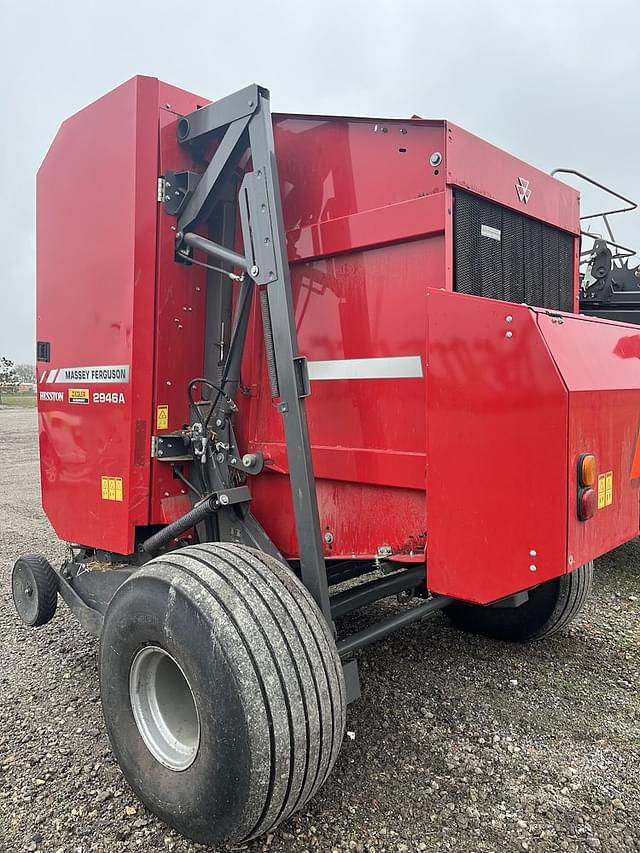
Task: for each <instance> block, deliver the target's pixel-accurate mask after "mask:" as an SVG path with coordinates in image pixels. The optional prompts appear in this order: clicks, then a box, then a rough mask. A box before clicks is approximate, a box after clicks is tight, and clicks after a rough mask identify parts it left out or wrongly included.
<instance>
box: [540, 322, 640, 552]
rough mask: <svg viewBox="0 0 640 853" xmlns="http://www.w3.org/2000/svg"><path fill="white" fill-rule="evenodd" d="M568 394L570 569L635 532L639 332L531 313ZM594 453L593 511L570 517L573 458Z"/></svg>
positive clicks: (639, 469) (639, 467) (639, 479)
mask: <svg viewBox="0 0 640 853" xmlns="http://www.w3.org/2000/svg"><path fill="white" fill-rule="evenodd" d="M538 323H539V325H540V329H541V331H542V334H543V335H544V338H545V340H546V342H547V344H548V345H549V348H550V350H551V352H552V355H553V358H554V359H555V362H556V364H557V366H558V368H559V370H560V372H561V373H562V377H563V379H564V381H565V384H566V386H567V388H568V390H569V453H568V466H569V470H568V478H567V479H568V502H569V513H568V519H569V527H568V563H569V566H570V567H573V568H575V567H577V566H579V565H582V564H583V563H585V562H587V561H588V560H592V559H594V558H595V557H598V556H600V555H601V554H604V553H606V552H607V551H611V550H612V549H613V548H616V547H617V546H618V545H621V544H622V543H623V542H627V541H628V540H629V539H632V538H633V537H634V536H637V535H638V516H639V507H640V503H639V497H640V491H639V489H640V450H638V438H639V432H640V334H638V329H637V327H636V326H630V325H625V324H623V323H614V322H611V321H609V320H598V319H596V318H592V317H589V318H587V317H576V316H572V315H562V316H552V315H549V314H547V313H545V312H538ZM581 453H593V454H594V456H595V457H596V462H597V466H598V474H599V478H598V498H599V500H598V510H597V511H596V514H595V516H594V517H593V518H591V519H589V520H588V521H586V522H581V521H579V520H578V518H577V514H576V509H575V507H576V492H577V482H576V478H577V460H578V457H579V455H580V454H581Z"/></svg>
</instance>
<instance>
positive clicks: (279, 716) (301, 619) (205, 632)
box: [100, 544, 346, 845]
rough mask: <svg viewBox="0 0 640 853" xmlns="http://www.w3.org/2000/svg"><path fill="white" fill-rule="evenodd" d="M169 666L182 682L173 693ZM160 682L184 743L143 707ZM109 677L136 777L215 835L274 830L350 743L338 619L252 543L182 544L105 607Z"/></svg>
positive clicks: (208, 837)
mask: <svg viewBox="0 0 640 853" xmlns="http://www.w3.org/2000/svg"><path fill="white" fill-rule="evenodd" d="M154 656H156V657H157V659H158V661H160V662H159V663H158V664H157V666H156V664H153V666H156V669H155V670H153V673H154V674H153V675H152V676H149V675H148V673H147V670H148V667H147V670H145V669H144V668H143V667H144V666H146V664H145V663H144V661H145V660H146V659H149V660H151V661H152V662H153V659H154ZM140 661H142V663H140ZM171 661H172V662H173V663H171ZM162 668H164V669H162ZM161 671H163V672H164V671H166V672H167V673H168V672H169V671H171V672H172V673H173V675H172V676H171V677H172V678H173V679H177V681H175V680H174V681H173V682H171V681H169V682H168V683H170V684H171V685H175V684H177V683H178V682H179V684H180V689H179V690H178V691H177V692H176V690H175V689H174V692H173V693H172V694H171V696H172V698H171V703H168V702H166V699H164V698H163V697H164V695H165V694H163V692H162V685H163V682H162V679H161V678H160V676H159V675H158V673H160V672H161ZM140 673H142V675H141V674H140ZM162 678H164V676H162ZM167 678H168V676H167ZM150 679H152V680H153V684H154V685H155V686H154V687H153V690H155V693H154V695H153V702H155V703H156V705H155V707H159V708H161V714H164V716H163V717H162V719H163V720H165V721H166V720H170V717H171V714H174V715H175V716H176V717H178V716H179V717H180V719H181V720H182V724H181V725H182V728H179V727H178V728H176V729H175V734H176V736H177V738H178V740H176V743H178V742H180V750H182V751H178V752H175V753H174V752H172V751H171V744H169V746H165V742H164V741H163V740H162V735H157V733H156V729H155V728H154V726H155V718H152V716H149V715H147V716H146V717H145V714H146V710H145V709H146V707H147V705H146V704H145V703H146V698H145V697H146V696H147V693H148V690H149V687H148V685H149V684H150V683H151V681H150ZM185 682H186V688H185ZM100 685H101V695H102V707H103V711H104V716H105V721H106V726H107V730H108V734H109V738H110V741H111V745H112V747H113V751H114V753H115V756H116V758H117V760H118V762H119V764H120V767H121V768H122V770H123V772H124V775H125V777H126V779H127V781H128V782H129V784H130V785H131V787H132V788H133V790H134V791H135V793H136V794H137V796H138V797H139V798H140V799H141V800H142V802H143V803H145V805H146V806H147V807H148V808H149V809H150V810H151V811H153V812H154V813H155V814H157V815H158V816H159V817H160V818H162V820H164V821H165V822H166V823H168V824H170V825H171V826H173V827H174V828H176V829H177V830H179V831H180V832H181V833H183V834H184V835H186V836H188V837H190V838H192V839H193V840H195V841H198V842H200V843H203V844H212V845H215V844H221V843H225V842H226V843H236V844H239V843H242V842H245V841H247V840H249V839H251V838H255V837H257V836H259V835H262V834H264V833H266V832H269V831H271V830H273V829H274V827H275V826H277V825H278V824H279V823H280V822H282V821H283V820H285V819H286V818H288V817H289V816H290V815H291V814H293V813H294V812H295V811H297V810H298V809H300V808H302V807H303V806H304V804H305V803H306V802H307V801H308V800H309V799H310V798H311V797H312V796H313V795H314V794H315V793H316V791H317V790H318V788H319V787H320V786H321V785H322V784H323V782H324V781H325V780H326V778H327V776H328V775H329V773H330V772H331V769H332V767H333V764H334V763H335V760H336V758H337V756H338V753H339V751H340V747H341V744H342V738H343V734H344V726H345V714H346V697H345V686H344V677H343V673H342V666H341V663H340V659H339V657H338V653H337V650H336V645H335V642H334V639H333V635H332V632H331V630H330V629H329V626H328V625H327V623H326V621H325V619H324V617H323V616H322V614H321V612H320V610H319V609H318V607H317V606H316V604H315V602H314V601H313V599H312V598H311V596H310V595H309V593H308V592H307V590H306V589H305V588H304V586H303V585H302V583H301V582H300V581H299V580H298V579H297V578H296V577H295V576H294V574H293V573H292V572H291V570H290V569H289V567H288V566H284V565H282V564H281V563H279V562H278V561H277V560H274V559H273V558H271V557H269V556H267V555H265V554H263V553H261V552H259V551H255V550H253V549H250V548H245V547H243V546H240V545H231V544H202V545H193V546H189V547H186V548H182V549H179V550H176V551H173V552H171V553H168V554H163V555H161V556H159V557H156V558H155V559H153V560H151V561H149V562H148V563H146V564H145V565H144V566H143V567H142V568H141V569H139V570H138V571H137V572H135V573H134V574H133V575H132V576H131V577H130V578H129V579H128V580H127V581H125V582H124V583H123V584H122V586H121V587H120V588H119V589H118V590H117V592H116V593H115V595H114V597H113V598H112V600H111V602H110V603H109V607H108V609H107V612H106V615H105V622H104V628H103V632H102V636H101V642H100ZM187 691H189V692H190V696H191V703H192V705H193V707H194V708H195V713H194V712H193V710H192V706H191V705H190V704H189V699H188V694H187ZM175 696H180V697H181V698H180V703H179V704H177V701H176V699H175ZM184 697H187V698H186V699H185V698H184ZM163 701H164V702H166V704H165V705H164V706H163V705H162V702H163ZM153 702H152V703H150V704H149V707H151V708H153ZM163 707H164V708H165V712H163V711H162V708H163ZM136 720H139V721H141V723H140V726H139V724H138V722H137V721H136ZM148 720H151V722H150V723H149V722H148ZM167 725H169V726H170V723H167ZM150 727H151V728H150ZM158 731H159V729H158ZM195 731H197V737H196V736H195V735H194V732H195ZM149 732H151V734H149ZM185 732H187V733H186V734H185ZM171 734H172V735H173V734H174V732H173V730H172V731H171ZM167 743H169V741H167ZM171 743H173V741H171ZM183 747H184V748H183ZM154 750H155V754H154ZM179 762H181V763H182V765H183V766H179Z"/></svg>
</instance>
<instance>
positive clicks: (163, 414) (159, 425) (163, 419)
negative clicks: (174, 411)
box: [156, 406, 169, 429]
mask: <svg viewBox="0 0 640 853" xmlns="http://www.w3.org/2000/svg"><path fill="white" fill-rule="evenodd" d="M156 429H169V406H158V407H157V408H156Z"/></svg>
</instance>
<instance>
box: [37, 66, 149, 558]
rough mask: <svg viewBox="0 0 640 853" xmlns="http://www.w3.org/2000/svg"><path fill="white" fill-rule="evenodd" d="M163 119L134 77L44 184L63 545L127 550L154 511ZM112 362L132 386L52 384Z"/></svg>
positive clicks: (45, 374) (51, 489) (53, 425)
mask: <svg viewBox="0 0 640 853" xmlns="http://www.w3.org/2000/svg"><path fill="white" fill-rule="evenodd" d="M157 125H158V81H157V80H153V79H150V78H145V77H138V78H135V79H133V80H131V81H129V82H128V83H125V84H124V85H123V86H120V87H119V88H118V89H116V90H115V91H113V92H111V93H109V94H108V95H106V96H105V97H103V98H101V99H100V100H98V101H96V102H95V103H93V104H91V105H90V106H88V107H87V108H86V109H84V110H82V112H80V113H78V114H77V115H75V116H73V117H72V118H70V119H68V120H67V121H65V122H64V124H63V125H62V127H61V128H60V130H59V132H58V134H57V136H56V138H55V140H54V142H53V144H52V146H51V148H50V150H49V153H48V154H47V157H46V159H45V161H44V163H43V164H42V166H41V168H40V171H39V173H38V180H37V195H38V205H37V281H38V284H37V336H38V340H40V341H49V342H50V343H51V361H50V362H49V363H40V364H39V365H38V380H39V384H38V389H39V392H40V394H39V428H40V453H41V457H42V460H43V464H42V499H43V505H44V509H45V512H46V513H47V515H48V516H49V518H50V520H51V522H52V524H53V526H54V528H55V530H56V533H57V534H58V535H59V536H60V537H61V538H62V539H66V540H70V541H76V542H78V541H79V542H83V543H86V542H88V543H90V544H91V545H92V546H94V547H98V548H107V549H110V550H113V551H116V552H120V553H129V552H130V550H131V549H132V546H133V530H134V527H135V525H142V524H146V523H147V522H148V516H149V468H150V459H149V446H150V441H151V424H150V411H151V394H152V387H151V381H150V378H151V376H152V371H153V322H152V321H153V309H154V301H155V247H156V234H155V232H156V215H157V207H158V205H157V203H156V201H155V197H154V196H155V187H156V182H157V170H158V164H157V148H158V144H157V139H158V130H157ZM106 365H112V366H116V365H126V366H127V367H128V368H129V369H130V381H129V382H128V383H111V382H109V383H98V384H96V383H94V382H93V381H90V379H87V380H85V379H82V380H78V381H68V382H61V381H55V380H58V375H57V373H56V374H54V376H53V380H54V381H51V374H52V372H53V371H60V370H61V369H65V368H75V367H87V366H106ZM43 378H44V381H43ZM70 389H76V390H79V391H82V392H86V395H88V402H86V403H73V404H72V403H70V402H69V391H70ZM94 393H97V394H100V393H104V394H110V395H111V394H115V395H117V398H116V399H117V400H118V401H120V400H121V399H123V400H124V402H116V403H113V402H102V403H98V402H96V403H94V401H93V394H94ZM43 395H44V396H43ZM119 395H123V396H122V397H120V396H119ZM46 398H49V399H46ZM79 399H82V397H79ZM102 477H108V478H117V479H119V480H121V481H122V482H121V484H120V489H121V492H120V494H121V497H122V500H117V499H112V500H103V499H102V491H101V490H102Z"/></svg>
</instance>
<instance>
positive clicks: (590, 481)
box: [578, 453, 598, 487]
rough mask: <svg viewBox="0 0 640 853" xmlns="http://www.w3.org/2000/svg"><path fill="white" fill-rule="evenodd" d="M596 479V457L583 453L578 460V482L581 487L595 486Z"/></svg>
mask: <svg viewBox="0 0 640 853" xmlns="http://www.w3.org/2000/svg"><path fill="white" fill-rule="evenodd" d="M597 479H598V469H597V467H596V457H595V456H592V454H591V453H583V454H582V455H581V456H580V457H579V459H578V480H579V485H580V486H582V487H585V486H593V485H595V482H596V480H597Z"/></svg>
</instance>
